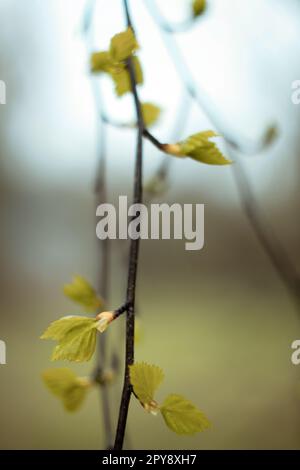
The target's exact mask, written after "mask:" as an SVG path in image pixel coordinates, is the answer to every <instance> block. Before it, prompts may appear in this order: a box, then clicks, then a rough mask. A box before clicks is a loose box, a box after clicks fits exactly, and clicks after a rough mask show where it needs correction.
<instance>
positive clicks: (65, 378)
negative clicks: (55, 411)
mask: <svg viewBox="0 0 300 470" xmlns="http://www.w3.org/2000/svg"><path fill="white" fill-rule="evenodd" d="M42 378H43V381H44V383H45V385H46V386H47V387H48V389H49V390H50V392H51V393H53V395H55V396H57V397H58V398H60V399H61V400H62V402H63V405H64V407H65V409H66V410H67V411H76V410H77V409H78V408H79V407H80V406H81V405H82V403H83V400H84V399H85V397H86V393H87V390H88V388H89V387H90V386H91V382H90V381H89V380H88V379H85V378H81V377H77V376H76V375H75V374H74V372H72V371H71V370H70V369H67V368H61V369H48V370H46V371H44V372H43V374H42Z"/></svg>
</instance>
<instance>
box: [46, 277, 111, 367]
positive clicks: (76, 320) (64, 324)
mask: <svg viewBox="0 0 300 470" xmlns="http://www.w3.org/2000/svg"><path fill="white" fill-rule="evenodd" d="M64 293H65V295H66V296H67V297H69V298H70V299H71V300H73V301H74V302H76V303H79V304H80V305H81V306H83V307H84V308H85V310H86V311H88V312H94V313H96V312H97V309H98V308H99V307H101V306H102V305H103V303H104V302H103V300H102V298H101V297H99V296H98V295H97V294H96V291H95V289H94V288H93V287H92V286H91V285H90V283H89V282H88V281H87V280H86V279H84V278H83V277H81V276H74V278H73V282H72V284H67V285H65V286H64ZM114 318H115V315H114V313H113V312H101V313H99V314H98V315H96V316H95V317H94V318H91V317H87V316H78V315H69V316H67V317H62V318H60V319H59V320H56V321H54V322H52V323H51V324H50V326H49V327H48V328H47V329H46V331H45V332H44V333H43V335H42V336H41V339H52V340H54V341H57V342H58V345H57V346H56V347H55V348H54V351H53V354H52V357H51V360H52V361H58V360H68V361H74V362H84V361H89V360H90V359H91V357H92V356H93V354H94V352H95V347H96V336H97V331H99V332H100V333H103V332H104V331H105V330H106V328H107V327H108V325H109V324H110V323H111V322H112V321H113V320H114Z"/></svg>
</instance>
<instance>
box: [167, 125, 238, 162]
mask: <svg viewBox="0 0 300 470" xmlns="http://www.w3.org/2000/svg"><path fill="white" fill-rule="evenodd" d="M213 137H218V134H216V133H215V132H214V131H203V132H198V133H197V134H193V135H191V136H189V137H188V138H187V139H186V140H184V141H182V142H178V143H177V144H164V145H163V150H164V151H165V152H166V153H169V154H170V155H174V156H176V157H190V158H192V159H193V160H196V161H197V162H202V163H206V164H208V165H229V164H230V163H232V161H231V160H228V159H227V158H226V157H225V156H224V155H223V154H222V152H221V151H220V150H219V149H218V147H217V145H216V143H215V142H213V141H211V140H210V139H211V138H213Z"/></svg>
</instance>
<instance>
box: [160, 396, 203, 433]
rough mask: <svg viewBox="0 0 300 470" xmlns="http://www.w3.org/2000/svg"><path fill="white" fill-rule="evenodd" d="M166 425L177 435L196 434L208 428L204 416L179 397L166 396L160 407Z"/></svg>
mask: <svg viewBox="0 0 300 470" xmlns="http://www.w3.org/2000/svg"><path fill="white" fill-rule="evenodd" d="M160 411H161V413H162V415H163V418H164V420H165V423H166V425H167V426H168V427H169V428H170V429H171V430H172V431H174V432H176V433H177V434H190V435H192V434H196V433H197V432H202V431H204V430H205V429H207V428H209V427H210V422H209V421H208V419H207V418H206V416H205V415H204V414H203V413H202V412H201V411H200V410H198V409H197V408H196V407H195V406H194V405H193V404H192V403H191V402H190V401H188V400H186V399H185V398H184V397H182V396H180V395H174V394H172V395H168V396H167V398H166V399H165V401H164V403H163V405H162V406H161V407H160Z"/></svg>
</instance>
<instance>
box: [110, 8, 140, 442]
mask: <svg viewBox="0 0 300 470" xmlns="http://www.w3.org/2000/svg"><path fill="white" fill-rule="evenodd" d="M123 3H124V8H125V14H126V20H127V26H128V27H132V23H131V19H130V13H129V9H128V3H127V1H126V0H123ZM127 68H128V72H129V76H130V82H131V88H132V93H133V97H134V104H135V109H136V117H137V122H138V135H137V148H136V164H135V177H134V195H133V202H134V204H141V203H142V201H143V186H142V181H143V178H142V170H143V131H144V121H143V114H142V109H141V104H140V100H139V97H138V93H137V83H136V77H135V72H134V67H133V63H132V60H131V58H129V59H128V60H127ZM139 245H140V240H139V238H137V239H136V240H131V242H130V253H129V268H128V281H127V296H126V303H127V304H128V309H127V315H126V351H125V375H124V384H123V391H122V397H121V404H120V410H119V417H118V426H117V432H116V439H115V445H114V449H115V450H121V449H122V448H123V442H124V436H125V430H126V424H127V416H128V408H129V402H130V398H131V393H132V387H131V384H130V378H129V366H130V365H132V364H133V362H134V316H135V292H136V279H137V268H138V256H139Z"/></svg>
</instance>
